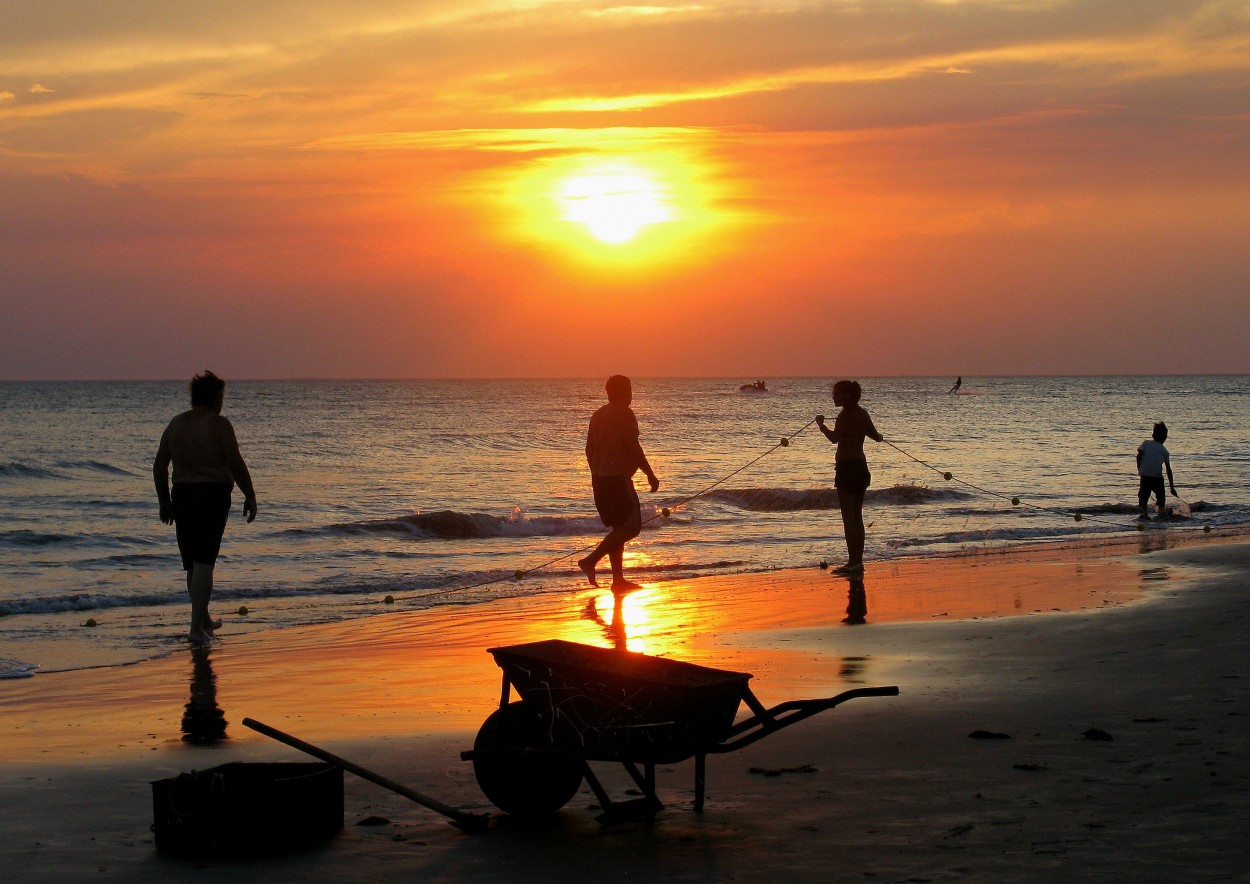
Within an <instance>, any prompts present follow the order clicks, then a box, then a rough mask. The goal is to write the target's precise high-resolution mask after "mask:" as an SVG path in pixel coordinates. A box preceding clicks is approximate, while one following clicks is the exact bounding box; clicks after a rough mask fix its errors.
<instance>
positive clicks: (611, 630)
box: [582, 592, 629, 651]
mask: <svg viewBox="0 0 1250 884" xmlns="http://www.w3.org/2000/svg"><path fill="white" fill-rule="evenodd" d="M624 598H625V596H624V594H622V593H615V592H614V593H612V620H611V622H608V621H606V620H604V619H603V617H602V615H600V613H599V606H598V605H596V604H595V600H594V599H591V600H590V601H588V602H587V603H586V607H585V608H583V609H582V618H583V619H585V620H593V621H594V622H595V623H598V624H599V627H600V628H601V629H602V630H603V634H604V636H605V637H606V638H607V640H608V641H609V642H611V643H612V647H614V648H616V649H617V650H618V651H628V650H629V648H628V647H626V645H627V643H628V638H627V636H626V635H625V615H624V612H623V610H622V608H623V600H624Z"/></svg>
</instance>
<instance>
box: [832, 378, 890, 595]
mask: <svg viewBox="0 0 1250 884" xmlns="http://www.w3.org/2000/svg"><path fill="white" fill-rule="evenodd" d="M862 393H863V390H862V389H861V387H860V386H859V384H858V383H857V382H856V381H838V382H837V383H836V384H834V385H833V404H834V405H836V406H838V407H839V408H841V409H842V410H841V411H840V412H838V417H837V420H835V421H834V423H833V429H832V430H831V429H829V428H828V427H826V426H825V416H824V415H823V414H818V415H816V424H817V426H819V427H820V431H821V432H822V433H824V434H825V438H827V439H828V440H829V441H830V442H832V443H833V444H835V445H837V446H838V449H837V453H836V454H835V455H834V473H833V475H834V479H833V486H834V488H836V489H837V491H838V508H839V509H841V511H842V530H843V532H844V533H845V534H846V549H847V561H846V564H845V565H843V566H842V567H840V568H834V569H833V573H834V574H841V575H847V574H862V573H864V493H865V492H867V490H868V485H869V484H870V483H871V482H872V473H870V472H869V471H868V459H867V458H866V457H865V456H864V439H865V437H867V438H869V439H873V440H874V441H877V442H880V441H882V439H884V437H883V436H882V435H881V434H880V433H878V432H877V428H876V427H874V426H873V424H872V418H871V417H869V415H868V412H867V411H865V410H864V409H862V408H860V406H859V397H860V396H861V395H862Z"/></svg>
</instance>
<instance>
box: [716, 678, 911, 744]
mask: <svg viewBox="0 0 1250 884" xmlns="http://www.w3.org/2000/svg"><path fill="white" fill-rule="evenodd" d="M897 696H898V685H888V686H885V687H873V688H852V689H851V690H849V691H843V692H842V693H840V694H837V695H836V696H833V697H826V698H823V699H816V700H787V701H786V702H784V703H778V704H777V705H776V706H774V707H772V708H771V709H765V708H764V706H763V704H761V703H760V702H759V700H757V699H756V698H755V696H754V695H753V694H751V693H750V692H749V691H748V692H747V696H746V697H745V698H744V700H745V701H746V703H747V705H748V706H749V707H750V708H751V711H752V712H754V713H755V714H754V715H752V716H751V717H750V718H745V719H743V720H742V721H740V722H738V723H737V724H735V725H734V726H733V727H731V728H730V729H729V732H728V733H727V734H726V735H725V740H724V742H722V743H721V744H720V745H719V746H717V747H716V748H715V749H713V750H711V751H713V752H718V753H719V752H732V751H734V750H735V749H741V748H742V747H743V746H748V745H750V744H751V743H754V742H755V741H756V740H759V739H762V738H763V737H765V736H767V735H768V734H771V733H774V732H776V731H779V730H781V729H782V728H783V727H788V726H790V725H792V724H796V723H798V722H800V721H803V720H804V719H807V718H811V717H812V716H813V715H815V714H817V713H818V712H824V711H825V710H826V709H832V708H833V707H834V706H838V705H841V704H842V703H845V702H846V701H847V700H854V699H856V698H858V697H897Z"/></svg>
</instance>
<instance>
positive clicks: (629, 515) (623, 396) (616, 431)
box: [577, 374, 660, 592]
mask: <svg viewBox="0 0 1250 884" xmlns="http://www.w3.org/2000/svg"><path fill="white" fill-rule="evenodd" d="M604 389H605V390H606V391H607V394H608V404H607V405H604V406H602V407H601V408H600V409H599V410H598V411H596V412H595V413H594V415H593V416H592V417H591V418H590V429H589V430H587V432H586V463H587V464H589V465H590V484H591V488H592V489H593V490H594V495H595V508H596V509H597V510H598V511H599V518H600V519H602V520H603V524H604V525H605V526H607V527H608V528H610V529H612V530H610V531H609V532H608V534H607V536H606V537H604V538H603V540H601V541H600V542H599V545H598V546H596V547H595V549H594V552H592V553H591V554H590V555H588V556H586V558H584V559H582V560H581V561H579V562H578V563H577V567H579V568H581V569H582V571H583V572H584V573H585V574H586V577H587V579H589V580H590V585H591V586H598V585H599V581H598V579H597V578H596V577H595V565H597V564H598V563H599V560H600V559H602V558H603V557H604V556H607V557H608V561H609V562H610V563H611V565H612V591H613V592H625V591H627V590H630V589H636V588H637V587H638V584H636V583H633V582H631V581H629V580H626V579H625V574H624V558H625V544H626V543H628V542H629V541H631V540H633V539H634V538H635V537H637V536H638V532H639V531H641V530H642V510H641V508H640V507H639V504H638V492H637V491H635V490H634V479H633V476H634V473H636V472H638V470H642V472H643V475H645V476H646V477H647V480H648V481H649V482H650V483H651V491H652V492H653V493H654V492H655V491H658V490H659V488H660V480H659V479H657V478H656V476H655V472H654V471H653V470H652V469H651V464H649V463H648V462H647V455H646V452H644V451H643V450H642V443H641V442H639V441H638V418H637V417H635V416H634V411H633V409H632V408H630V407H629V406H630V403H631V402H633V399H634V391H633V386H632V384H630V381H629V378H627V377H625V376H624V375H619V374H615V375H612V377H610V378H608V382H607V384H605V385H604Z"/></svg>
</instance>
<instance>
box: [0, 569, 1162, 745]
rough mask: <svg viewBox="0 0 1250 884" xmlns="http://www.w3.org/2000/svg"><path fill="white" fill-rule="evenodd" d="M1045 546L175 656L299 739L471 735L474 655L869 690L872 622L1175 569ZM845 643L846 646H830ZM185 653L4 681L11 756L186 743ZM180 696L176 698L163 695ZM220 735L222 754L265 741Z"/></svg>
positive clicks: (496, 610)
mask: <svg viewBox="0 0 1250 884" xmlns="http://www.w3.org/2000/svg"><path fill="white" fill-rule="evenodd" d="M1126 552H1127V554H1128V555H1132V554H1133V553H1135V552H1136V550H1131V549H1130V550H1127V551H1126V550H1123V549H1120V550H1116V551H1114V552H1112V551H1109V550H1100V551H1099V552H1098V553H1096V554H1091V553H1090V551H1081V552H1079V553H1076V554H1073V552H1072V551H1071V550H1068V551H1067V552H1056V551H1048V550H1044V549H1043V550H1037V551H1024V552H1019V553H1015V554H1012V555H986V556H967V557H952V558H951V559H949V560H940V559H939V560H933V559H928V560H911V561H908V560H902V561H898V562H894V563H888V564H887V563H882V564H876V565H870V567H869V568H868V571H867V573H866V574H865V575H864V577H863V578H862V580H860V579H857V580H855V581H851V580H848V579H846V578H840V577H833V576H831V575H830V574H829V573H828V572H825V571H821V570H818V569H816V568H811V569H806V570H787V571H777V572H770V573H763V574H744V575H732V576H724V577H708V578H701V579H697V580H679V581H672V582H666V583H654V584H646V585H644V586H643V587H642V588H640V589H638V590H636V591H633V592H630V593H626V594H624V595H623V596H619V597H616V596H613V594H612V593H611V592H610V591H609V590H607V589H589V588H587V589H586V590H582V591H577V592H571V593H558V592H553V593H549V594H542V595H538V596H531V597H525V598H521V597H518V598H511V599H500V600H499V601H497V602H495V603H493V604H491V605H489V606H480V607H478V608H475V609H473V610H472V611H471V612H467V616H466V611H463V610H457V609H454V608H447V609H440V610H437V611H435V610H426V611H409V612H397V613H394V614H385V615H379V616H375V617H370V618H366V619H361V620H352V621H344V622H339V623H333V624H324V625H320V626H313V627H307V628H301V629H297V630H275V631H270V632H256V633H250V634H243V635H235V636H230V635H226V636H225V637H224V640H223V641H222V642H221V643H220V644H219V645H217V646H215V647H214V648H213V651H212V667H211V670H209V668H208V666H207V665H206V664H207V660H206V659H205V660H203V661H196V660H193V661H191V662H192V663H193V664H195V665H193V666H192V671H193V679H192V686H193V692H195V697H196V699H197V700H198V699H201V696H200V695H201V694H202V695H203V697H204V698H207V697H208V694H209V692H208V691H207V690H205V688H207V687H211V686H212V682H213V681H215V682H216V696H215V702H213V703H211V704H210V708H213V709H218V710H220V709H225V710H229V712H230V715H231V717H232V718H236V719H237V718H241V717H244V716H250V717H253V718H256V719H258V720H261V721H264V722H266V723H268V724H271V725H273V726H276V727H279V728H283V726H284V725H286V726H287V727H288V728H289V730H290V731H291V732H293V733H296V735H297V736H301V737H303V738H306V739H310V740H313V741H317V740H326V739H369V740H373V739H378V738H382V737H385V736H386V735H388V734H392V735H398V734H410V733H419V732H446V731H473V730H475V729H476V728H477V727H478V725H480V724H481V722H482V721H483V720H484V719H485V717H486V716H487V715H488V714H489V713H490V712H491V711H492V710H493V709H494V707H495V706H496V705H497V704H498V701H499V696H500V687H501V673H500V670H499V669H498V668H497V667H496V666H495V664H494V661H493V660H492V659H491V656H490V655H489V654H488V653H487V649H489V648H492V647H502V646H507V645H513V644H520V643H524V642H531V641H540V640H545V639H565V640H569V641H576V642H583V643H586V644H591V645H597V646H600V647H616V648H624V649H627V650H629V651H640V652H644V653H647V654H653V655H659V656H666V657H672V658H674V659H680V660H685V661H688V662H691V663H695V664H698V665H703V666H710V667H714V668H717V669H730V670H736V671H739V672H749V673H752V674H753V675H754V681H753V682H752V685H753V689H754V690H755V692H756V694H757V695H758V696H759V697H760V699H761V701H763V702H764V703H766V704H772V703H775V702H779V701H782V700H787V699H797V698H799V697H814V696H829V695H832V694H834V693H837V692H839V691H841V690H845V689H846V688H847V687H852V686H861V685H864V684H876V683H884V682H883V678H887V679H888V676H889V672H888V670H889V665H890V659H891V656H892V655H893V656H898V657H899V659H902V658H904V657H906V656H907V648H906V647H905V646H904V645H900V644H899V640H898V639H897V638H895V637H893V636H895V635H897V634H898V633H895V632H892V631H889V630H879V629H875V628H874V627H875V626H878V625H880V624H890V623H897V624H901V623H904V622H908V621H910V622H913V623H932V622H949V621H951V620H954V619H957V618H960V619H970V618H992V617H998V616H1003V615H1021V614H1032V613H1034V612H1039V613H1045V612H1052V611H1058V610H1063V611H1081V610H1094V609H1098V608H1103V607H1107V606H1111V605H1116V604H1123V603H1126V602H1129V601H1132V600H1134V599H1138V598H1141V597H1143V596H1144V595H1145V594H1146V593H1147V592H1150V591H1154V590H1157V589H1159V588H1160V587H1161V586H1163V585H1174V583H1169V581H1173V582H1174V581H1175V580H1176V579H1178V578H1179V577H1181V576H1184V569H1180V568H1175V567H1171V568H1169V567H1143V566H1142V564H1141V563H1140V562H1134V561H1133V560H1131V559H1129V558H1118V557H1117V555H1125V554H1126ZM842 636H844V637H842ZM187 664H188V658H187V656H186V655H185V654H182V653H179V654H175V655H173V656H171V657H169V658H166V659H161V660H152V661H149V662H147V663H144V664H140V665H137V666H131V667H112V668H104V669H98V670H91V671H79V672H67V673H51V674H47V675H41V676H38V677H36V678H32V679H26V680H24V683H16V684H13V685H8V686H6V694H5V697H4V708H5V712H6V714H7V715H9V716H16V718H10V720H18V719H20V720H21V722H22V726H21V727H15V728H11V729H10V728H6V731H7V732H6V733H5V734H4V735H3V748H4V749H5V750H6V754H7V755H8V756H9V757H10V758H12V759H15V760H16V759H23V758H24V759H32V760H37V759H40V758H47V759H56V758H69V757H75V756H84V755H93V754H99V753H107V752H108V751H109V749H110V747H113V748H114V749H115V748H116V747H119V746H125V745H127V744H129V745H133V744H135V743H136V742H138V743H141V744H148V745H150V746H151V747H152V748H154V749H157V748H160V747H162V746H163V747H166V749H168V747H170V746H172V745H185V744H184V743H183V742H182V739H181V738H182V736H183V734H182V729H181V728H180V727H179V724H180V721H179V719H180V715H179V712H181V711H182V707H183V705H184V704H185V703H186V696H187V695H186V693H184V691H185V690H186V686H187V671H188V666H187ZM179 694H181V697H180V698H179V697H178V695H179ZM263 739H264V738H263V737H260V736H259V735H254V734H252V733H250V732H236V733H232V734H231V741H230V742H231V744H235V743H243V742H248V741H255V740H263Z"/></svg>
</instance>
